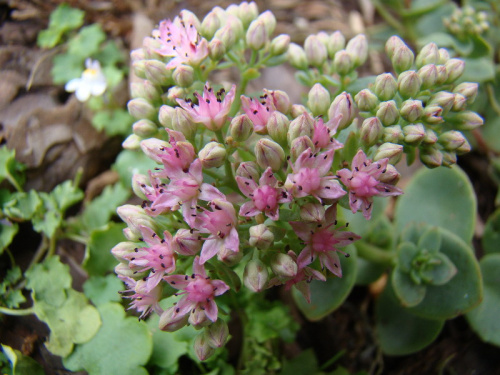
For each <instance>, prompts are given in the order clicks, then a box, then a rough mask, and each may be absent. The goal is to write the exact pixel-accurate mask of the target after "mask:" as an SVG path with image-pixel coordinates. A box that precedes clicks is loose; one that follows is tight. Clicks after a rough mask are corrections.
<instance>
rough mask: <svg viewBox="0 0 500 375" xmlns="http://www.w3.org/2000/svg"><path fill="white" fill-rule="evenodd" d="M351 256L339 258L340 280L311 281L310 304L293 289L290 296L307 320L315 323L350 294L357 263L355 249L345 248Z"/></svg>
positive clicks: (354, 279) (351, 246) (352, 247)
mask: <svg viewBox="0 0 500 375" xmlns="http://www.w3.org/2000/svg"><path fill="white" fill-rule="evenodd" d="M346 251H347V252H348V253H349V254H351V256H350V257H349V258H344V257H342V256H341V257H340V263H341V266H342V274H343V276H342V278H338V277H330V278H327V280H326V281H325V282H323V281H319V280H313V281H312V282H311V283H310V284H309V286H310V290H311V303H310V304H309V303H307V301H306V299H305V298H304V296H302V294H301V293H300V292H299V291H298V290H296V289H295V288H293V290H292V292H293V293H292V295H293V299H294V300H295V303H296V304H297V307H298V308H299V309H300V311H302V313H303V314H304V315H305V316H306V318H307V319H309V320H312V321H317V320H320V319H322V318H324V317H325V316H327V315H328V314H330V313H331V312H332V311H334V310H335V309H336V308H338V307H339V306H340V305H341V304H342V303H343V302H344V301H345V299H346V298H347V296H348V295H349V293H350V292H351V290H352V288H353V286H354V282H355V281H356V273H357V262H356V258H357V256H356V248H355V247H354V246H353V245H349V246H348V247H346Z"/></svg>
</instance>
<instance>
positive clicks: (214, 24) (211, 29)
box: [200, 12, 221, 40]
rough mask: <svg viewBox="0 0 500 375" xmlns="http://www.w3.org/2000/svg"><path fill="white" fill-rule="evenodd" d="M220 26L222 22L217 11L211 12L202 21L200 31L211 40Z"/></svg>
mask: <svg viewBox="0 0 500 375" xmlns="http://www.w3.org/2000/svg"><path fill="white" fill-rule="evenodd" d="M220 26H221V23H220V19H219V17H217V14H215V12H209V13H208V14H207V15H206V16H205V18H204V19H203V22H202V23H201V30H200V33H201V35H202V36H203V37H204V38H205V39H207V40H210V39H212V37H213V36H214V34H215V32H216V31H217V30H218V29H219V28H220Z"/></svg>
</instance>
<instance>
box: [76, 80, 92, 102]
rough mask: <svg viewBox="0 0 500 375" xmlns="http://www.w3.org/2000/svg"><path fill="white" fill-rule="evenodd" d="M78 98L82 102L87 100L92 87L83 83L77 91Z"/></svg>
mask: <svg viewBox="0 0 500 375" xmlns="http://www.w3.org/2000/svg"><path fill="white" fill-rule="evenodd" d="M75 95H76V98H77V99H78V100H79V101H81V102H86V101H87V100H89V97H90V87H89V85H87V84H84V85H81V86H80V87H79V88H78V89H77V90H76V92H75Z"/></svg>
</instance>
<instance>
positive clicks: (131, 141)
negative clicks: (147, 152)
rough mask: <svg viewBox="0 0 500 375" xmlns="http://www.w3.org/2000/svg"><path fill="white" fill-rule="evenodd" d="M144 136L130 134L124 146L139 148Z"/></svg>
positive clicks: (126, 148) (123, 143)
mask: <svg viewBox="0 0 500 375" xmlns="http://www.w3.org/2000/svg"><path fill="white" fill-rule="evenodd" d="M141 141H142V137H139V136H138V135H137V134H130V135H129V136H128V137H127V138H126V139H125V140H124V141H123V142H122V147H123V148H124V149H125V150H138V149H139V148H140V147H141Z"/></svg>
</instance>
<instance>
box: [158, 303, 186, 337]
mask: <svg viewBox="0 0 500 375" xmlns="http://www.w3.org/2000/svg"><path fill="white" fill-rule="evenodd" d="M176 308H177V307H176V306H172V307H171V308H169V309H167V310H165V311H164V312H163V313H162V314H161V316H160V321H159V323H158V325H159V327H160V329H161V330H162V331H165V332H175V331H177V330H179V329H181V328H182V327H184V326H185V325H186V324H187V322H188V315H182V314H176V313H175V310H176Z"/></svg>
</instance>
